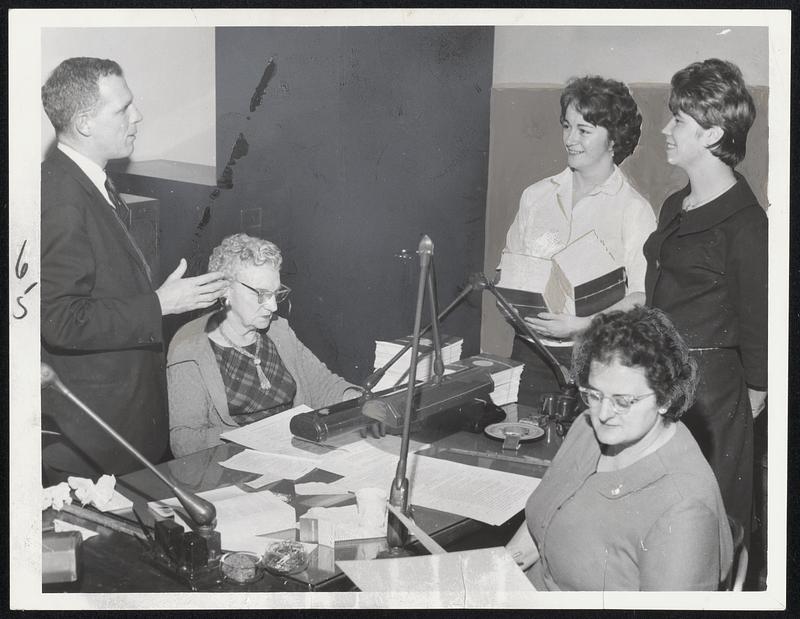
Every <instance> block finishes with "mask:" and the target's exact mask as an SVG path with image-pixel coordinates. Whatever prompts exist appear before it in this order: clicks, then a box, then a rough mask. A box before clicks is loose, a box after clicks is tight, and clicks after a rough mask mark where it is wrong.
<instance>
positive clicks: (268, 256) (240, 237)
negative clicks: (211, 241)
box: [208, 232, 283, 281]
mask: <svg viewBox="0 0 800 619" xmlns="http://www.w3.org/2000/svg"><path fill="white" fill-rule="evenodd" d="M282 263H283V256H282V255H281V250H280V249H278V246H277V245H275V244H274V243H270V242H269V241H265V240H264V239H259V238H257V237H254V236H250V235H248V234H244V233H243V232H240V233H238V234H232V235H230V236H226V237H225V238H224V239H222V242H221V243H220V244H219V245H218V246H217V247H215V248H214V249H213V251H212V252H211V257H210V258H209V259H208V270H209V271H219V272H221V273H223V274H224V275H225V278H226V279H227V280H229V281H231V280H234V279H236V274H237V273H238V272H239V270H241V269H243V268H247V267H253V266H261V265H264V264H268V265H269V266H271V267H272V268H274V269H275V270H276V271H279V270H280V268H281V264H282Z"/></svg>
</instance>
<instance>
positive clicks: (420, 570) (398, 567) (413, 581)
mask: <svg viewBox="0 0 800 619" xmlns="http://www.w3.org/2000/svg"><path fill="white" fill-rule="evenodd" d="M336 564H337V565H338V566H339V567H340V568H341V570H342V571H343V572H344V573H345V574H346V575H347V577H348V578H349V579H350V580H352V581H353V582H354V583H355V585H356V586H357V587H358V588H359V589H361V591H365V592H370V593H377V594H383V595H385V596H386V599H385V600H381V598H380V597H379V598H378V600H376V602H377V605H378V606H382V605H383V604H381V602H382V601H385V602H388V601H390V600H391V602H392V604H393V605H396V604H397V603H398V602H400V603H401V604H402V602H403V601H404V600H407V601H408V603H409V604H412V605H413V606H414V607H415V608H419V607H420V603H422V604H424V605H425V606H428V607H438V608H448V607H464V608H496V607H503V606H505V607H509V606H520V605H522V606H524V605H525V604H524V600H523V598H528V597H529V596H531V594H533V593H534V592H535V589H534V588H533V585H531V583H530V582H529V581H528V578H527V577H526V576H525V574H524V572H523V571H522V570H521V569H520V568H519V567H518V566H517V564H516V563H514V560H513V559H512V558H511V556H510V555H509V554H508V552H507V551H506V550H505V548H484V549H481V550H468V551H465V552H451V553H446V554H435V555H423V556H419V557H403V558H399V559H384V560H381V561H337V562H336ZM521 603H522V604H521Z"/></svg>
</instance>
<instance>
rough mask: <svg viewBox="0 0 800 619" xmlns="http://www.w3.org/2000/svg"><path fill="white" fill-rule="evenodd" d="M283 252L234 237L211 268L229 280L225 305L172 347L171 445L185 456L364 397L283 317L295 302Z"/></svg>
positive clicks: (225, 242)
mask: <svg viewBox="0 0 800 619" xmlns="http://www.w3.org/2000/svg"><path fill="white" fill-rule="evenodd" d="M281 262H282V256H281V252H280V250H279V249H278V248H277V247H276V246H275V245H274V244H273V243H270V242H269V241H265V240H262V239H259V238H255V237H252V236H248V235H246V234H234V235H232V236H229V237H227V238H225V239H223V240H222V243H221V244H220V245H219V246H218V247H216V248H214V250H213V252H212V254H211V258H210V259H209V261H208V267H209V270H211V271H220V272H222V273H224V274H225V277H226V279H227V281H228V289H227V292H226V294H225V297H224V302H223V307H222V309H220V310H219V311H216V312H212V313H210V314H205V315H203V316H201V317H199V318H197V319H195V320H193V321H191V322H189V323H188V324H186V325H184V326H183V327H182V328H181V329H180V330H179V331H178V332H177V333H176V334H175V337H174V338H173V340H172V343H171V344H170V347H169V354H168V357H167V380H168V386H169V426H170V445H171V447H172V452H173V454H174V455H175V456H177V457H181V456H184V455H186V454H189V453H193V452H195V451H199V450H201V449H205V448H207V447H212V446H214V445H218V444H220V443H221V442H222V441H221V440H220V438H219V437H220V434H221V433H223V432H225V431H228V430H231V429H233V428H236V427H238V426H243V425H246V424H249V423H252V422H254V421H258V420H260V419H263V418H265V417H269V416H270V415H275V414H276V413H279V412H281V411H283V410H286V409H288V408H291V407H292V406H297V405H300V404H306V405H308V406H310V407H312V408H320V407H323V406H325V405H328V404H331V403H333V402H339V401H341V400H344V399H346V397H345V392H346V391H349V390H350V391H352V393H348V395H349V396H350V397H354V396H356V395H358V390H357V388H356V387H354V386H353V385H351V384H350V383H348V382H347V381H345V380H344V379H343V378H341V377H339V376H337V375H336V374H333V373H332V372H331V371H330V370H329V369H328V368H327V367H326V366H325V364H324V363H322V362H321V361H320V360H319V359H317V358H316V357H315V356H314V353H312V352H311V351H310V350H309V349H308V348H306V347H305V346H304V345H303V343H302V342H301V341H300V340H299V339H297V336H296V335H295V333H294V331H293V330H292V329H291V327H290V326H289V323H288V322H287V321H286V319H284V318H279V317H278V316H276V315H275V312H276V311H277V309H278V303H280V302H281V301H284V300H286V298H287V297H288V296H289V292H290V290H289V288H287V287H286V286H283V285H282V284H281V277H280V272H279V271H280V267H281Z"/></svg>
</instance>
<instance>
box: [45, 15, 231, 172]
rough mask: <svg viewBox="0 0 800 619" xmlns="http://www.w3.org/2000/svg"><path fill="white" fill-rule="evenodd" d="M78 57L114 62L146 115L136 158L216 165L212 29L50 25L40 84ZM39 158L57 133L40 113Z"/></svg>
mask: <svg viewBox="0 0 800 619" xmlns="http://www.w3.org/2000/svg"><path fill="white" fill-rule="evenodd" d="M74 56H94V57H98V58H110V59H112V60H116V61H117V62H118V63H119V64H120V66H121V67H122V70H123V72H124V74H125V80H126V81H127V82H128V86H129V87H130V89H131V91H132V92H133V95H134V98H135V102H136V105H137V107H138V108H139V110H140V111H141V112H142V115H143V116H144V120H143V121H142V122H141V123H140V125H139V133H138V136H137V138H136V150H135V151H134V153H133V155H132V156H131V160H132V161H147V160H149V159H172V160H175V161H184V162H187V163H197V164H201V165H210V166H214V165H216V133H215V128H216V105H215V102H216V100H215V98H214V28H45V29H43V30H42V75H41V83H42V84H44V82H45V80H46V79H47V77H48V76H49V75H50V73H51V72H52V70H53V69H54V68H55V67H56V66H58V64H59V63H60V62H61V61H62V60H65V59H67V58H71V57H74ZM41 124H42V157H43V158H44V155H45V153H46V152H47V149H48V148H49V147H50V145H51V144H52V142H53V140H54V138H55V134H54V132H53V126H52V125H51V124H50V121H49V120H48V119H47V116H46V115H45V113H44V111H42V113H41Z"/></svg>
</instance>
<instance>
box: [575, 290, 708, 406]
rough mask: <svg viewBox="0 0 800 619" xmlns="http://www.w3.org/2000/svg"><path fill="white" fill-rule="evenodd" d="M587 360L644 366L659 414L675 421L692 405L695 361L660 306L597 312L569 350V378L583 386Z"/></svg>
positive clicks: (585, 378) (694, 384) (587, 371)
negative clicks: (571, 349)
mask: <svg viewBox="0 0 800 619" xmlns="http://www.w3.org/2000/svg"><path fill="white" fill-rule="evenodd" d="M593 361H596V362H599V363H603V364H607V363H611V362H613V361H617V362H619V363H620V364H621V365H624V366H627V367H638V368H641V369H642V370H644V373H645V376H646V377H647V382H648V383H649V384H650V388H651V389H652V390H653V392H654V393H655V394H656V402H657V403H658V406H659V407H663V408H667V411H666V413H665V414H664V419H666V420H670V421H677V420H678V419H680V417H681V415H682V414H683V413H684V412H685V411H686V410H687V409H688V408H689V407H690V406H691V405H692V402H693V401H694V391H695V386H696V384H697V363H696V362H695V360H694V359H692V357H691V356H690V354H689V347H688V346H687V345H686V343H685V342H684V341H683V338H682V337H681V336H680V334H679V333H678V331H677V329H675V327H674V326H673V324H672V323H671V322H670V320H669V318H667V316H666V314H664V312H662V311H661V310H658V309H654V308H649V307H644V306H637V307H635V308H633V309H632V310H628V311H612V312H607V313H605V314H598V315H597V316H595V317H594V318H593V319H592V322H591V324H590V325H589V328H588V329H586V331H584V333H583V334H582V335H581V337H580V338H579V340H578V342H577V343H576V345H575V348H574V349H573V352H572V379H573V380H574V381H575V382H576V383H577V384H579V385H585V384H586V382H587V380H588V378H589V369H590V366H591V364H592V362H593Z"/></svg>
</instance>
